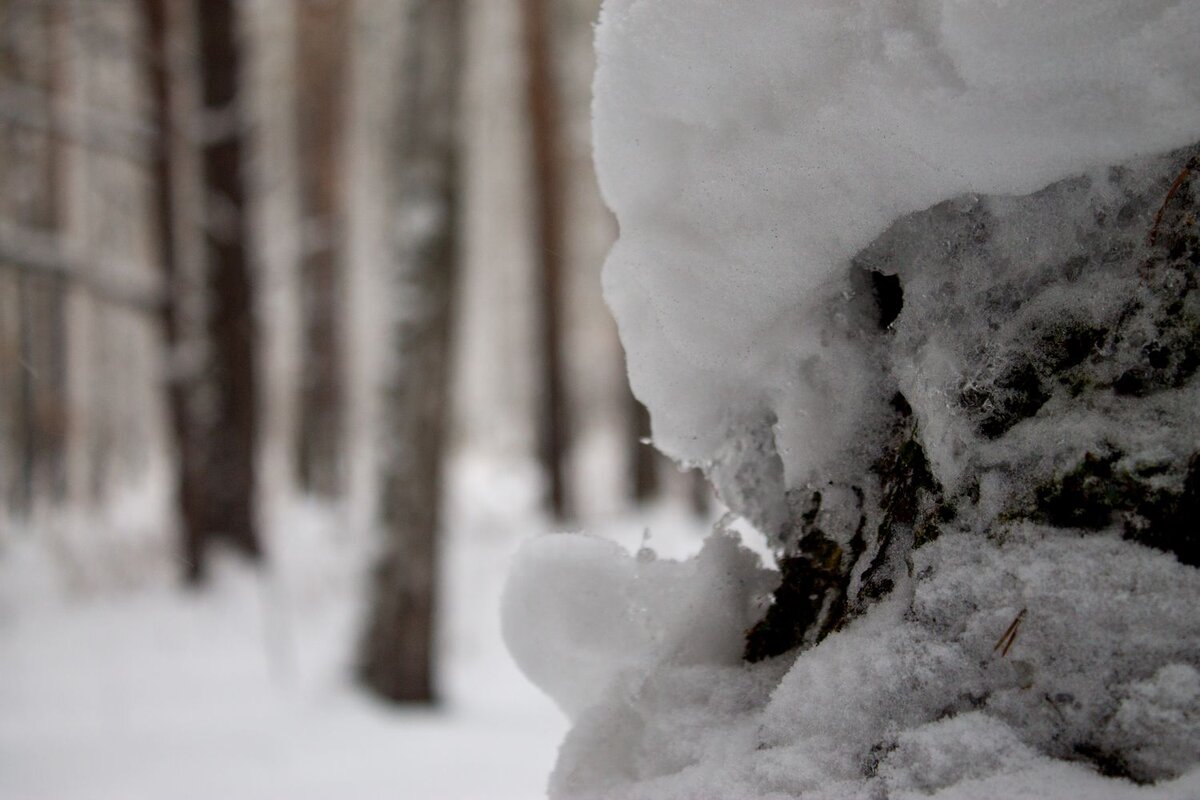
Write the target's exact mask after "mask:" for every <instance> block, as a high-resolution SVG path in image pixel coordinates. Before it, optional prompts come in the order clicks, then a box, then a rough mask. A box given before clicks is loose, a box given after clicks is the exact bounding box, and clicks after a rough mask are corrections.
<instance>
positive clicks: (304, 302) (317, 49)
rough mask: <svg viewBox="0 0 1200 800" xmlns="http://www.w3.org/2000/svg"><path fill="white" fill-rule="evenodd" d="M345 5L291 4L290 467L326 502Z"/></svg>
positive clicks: (333, 465) (336, 418) (336, 439)
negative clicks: (298, 353)
mask: <svg viewBox="0 0 1200 800" xmlns="http://www.w3.org/2000/svg"><path fill="white" fill-rule="evenodd" d="M351 8H352V4H351V3H350V2H348V0H297V3H296V19H297V42H296V68H297V73H296V85H297V91H296V134H297V137H298V151H299V163H300V167H299V172H300V176H299V177H300V198H299V199H300V213H301V220H302V225H303V231H304V235H303V237H302V247H303V250H302V255H301V269H300V292H301V320H302V322H301V324H302V326H303V345H304V355H303V358H304V363H303V366H302V367H301V373H300V379H301V383H300V398H299V420H298V427H297V437H296V468H297V473H298V475H297V477H298V479H299V483H300V485H301V486H302V487H303V488H304V489H306V490H308V491H311V492H313V493H315V494H318V495H322V496H326V497H331V496H334V495H336V494H337V492H338V490H339V489H340V484H341V468H342V439H343V436H342V433H343V431H342V427H343V420H342V406H343V402H342V398H343V394H344V392H343V388H342V372H341V369H340V365H341V362H342V359H341V351H342V344H341V340H342V332H341V330H340V328H339V325H338V320H339V317H340V313H339V312H340V309H341V298H342V284H343V269H342V256H343V249H342V240H343V238H342V230H343V218H342V208H343V199H342V198H343V183H342V170H341V168H340V165H341V163H342V160H341V144H342V135H343V130H342V129H343V125H342V121H343V119H344V117H345V110H346V109H345V105H344V103H343V101H344V99H345V96H346V95H345V89H346V85H345V80H344V76H345V71H346V61H347V54H348V52H349V47H348V45H349V41H348V32H349V30H348V23H349V20H350V12H351Z"/></svg>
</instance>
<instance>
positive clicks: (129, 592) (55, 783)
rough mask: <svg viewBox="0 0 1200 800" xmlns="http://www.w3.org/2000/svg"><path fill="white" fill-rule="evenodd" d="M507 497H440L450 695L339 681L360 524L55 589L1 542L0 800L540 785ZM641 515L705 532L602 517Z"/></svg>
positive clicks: (298, 519) (518, 514) (296, 523)
mask: <svg viewBox="0 0 1200 800" xmlns="http://www.w3.org/2000/svg"><path fill="white" fill-rule="evenodd" d="M470 477H471V478H472V479H478V478H481V477H485V476H483V475H481V474H480V473H479V471H478V470H476V471H475V472H474V473H471V476H470ZM492 487H493V488H492V492H493V495H495V494H497V493H500V494H503V492H501V491H500V490H503V489H504V488H505V487H504V486H503V485H502V484H500V485H498V484H496V483H495V482H493V483H492ZM513 493H515V494H517V495H519V494H520V493H521V490H520V488H519V487H515V488H514V492H513ZM522 506H523V504H522V503H521V502H517V501H505V500H503V499H502V498H501V499H497V497H496V496H492V497H482V498H481V497H479V496H478V493H476V495H475V496H470V497H464V496H462V495H461V494H460V495H459V499H458V500H457V501H456V502H455V504H454V505H453V507H452V508H451V509H450V510H449V511H450V513H449V518H450V523H451V528H452V532H451V534H450V536H449V541H448V546H447V549H446V553H445V570H444V575H445V591H444V593H443V596H444V598H445V603H446V605H445V609H446V612H447V618H446V620H445V626H444V630H443V651H444V654H445V657H444V661H443V667H444V670H443V675H444V680H443V695H444V698H445V702H444V704H443V706H442V707H441V708H439V709H437V710H433V711H397V710H394V709H391V708H387V707H385V706H382V705H380V704H378V703H376V702H374V701H372V700H371V699H370V698H369V697H367V696H366V695H365V694H363V693H361V692H359V691H358V690H357V689H356V688H355V687H354V686H353V685H352V684H351V682H350V680H349V679H348V677H347V676H348V664H349V656H350V654H351V653H352V647H353V640H354V635H355V633H356V627H355V626H356V624H357V623H358V621H359V619H360V616H359V614H358V605H359V591H360V587H361V577H360V576H361V569H362V564H363V563H364V561H365V559H364V557H363V554H364V552H365V550H366V548H365V547H364V546H363V544H364V542H365V539H364V538H363V537H359V536H356V535H354V534H353V533H352V532H349V531H347V529H346V528H345V526H343V525H339V524H338V522H337V520H335V519H332V518H330V516H329V514H327V513H323V512H321V511H320V510H318V509H314V508H305V507H297V508H292V509H290V510H289V511H288V512H287V513H286V514H283V515H282V516H281V518H280V521H279V522H277V523H276V524H275V525H274V526H273V531H272V533H273V543H274V550H275V558H274V561H273V567H272V569H271V571H270V573H269V574H267V575H265V576H264V575H261V574H258V573H255V572H254V571H252V570H250V569H248V568H247V567H245V566H243V565H241V564H240V563H236V562H233V561H229V562H226V563H222V564H221V565H220V568H219V569H218V571H217V575H216V576H215V581H214V585H213V586H212V587H211V589H210V590H209V591H206V592H204V593H200V594H188V593H185V592H182V591H180V590H179V589H178V588H177V587H176V586H175V585H174V583H173V581H172V580H171V579H170V576H169V570H167V569H165V568H164V569H163V570H162V574H161V577H160V578H158V579H156V580H153V581H151V582H150V584H149V585H146V584H145V582H144V581H142V582H141V584H142V585H140V586H138V587H136V588H125V589H121V590H113V589H112V588H111V587H110V588H96V587H91V588H88V589H86V590H81V589H79V588H78V587H76V588H75V589H74V590H70V587H68V590H67V591H64V590H63V586H62V581H61V579H60V578H59V577H58V576H59V575H60V574H61V572H60V571H59V570H57V569H56V568H54V567H53V566H52V564H51V559H50V557H49V556H48V554H47V549H46V548H45V547H43V546H42V545H41V544H40V543H37V542H34V541H27V542H24V543H21V542H13V541H12V540H11V539H10V541H9V545H10V546H8V547H6V548H5V551H4V553H3V557H2V558H0V798H4V799H5V800H9V799H10V798H11V800H140V799H142V798H146V799H147V800H149V799H151V798H153V799H154V800H157V799H158V798H167V797H169V798H183V799H190V798H196V799H197V800H210V799H212V798H221V799H222V800H249V799H251V798H263V800H266V799H267V798H271V799H274V798H289V799H291V800H296V799H297V798H329V797H344V798H353V799H355V800H359V799H369V798H392V799H397V798H400V799H403V800H426V799H428V800H455V799H456V798H462V799H463V800H468V799H476V798H484V799H486V800H506V799H507V798H513V799H514V800H516V799H518V798H520V799H521V800H525V799H528V798H538V797H542V796H544V787H545V783H546V778H547V776H548V774H549V772H550V769H551V767H552V765H553V762H554V759H555V754H556V751H557V748H558V743H559V741H560V740H561V738H562V736H563V733H564V731H565V729H566V722H565V720H564V719H563V717H562V715H561V714H560V712H559V711H558V710H557V709H556V708H555V707H554V706H553V704H552V703H551V701H550V700H549V699H547V698H546V697H545V696H544V695H542V694H541V693H540V692H538V691H537V690H536V689H534V688H533V687H532V686H531V685H530V684H529V683H528V682H527V681H526V680H525V679H524V677H522V676H521V675H520V673H519V672H518V671H517V669H516V667H515V666H514V665H513V664H512V662H511V660H510V658H509V657H508V655H507V654H506V653H505V652H504V650H503V646H502V644H501V643H500V637H499V631H498V610H497V598H498V596H499V591H500V587H501V584H502V582H503V580H504V576H505V573H506V571H507V566H508V561H509V557H510V555H511V552H512V551H513V550H514V549H515V548H516V546H517V544H518V542H519V540H521V539H523V538H525V537H527V536H529V535H531V534H534V533H536V532H537V531H538V530H539V529H544V528H545V523H542V522H539V521H537V519H536V517H533V516H531V515H530V514H529V513H528V512H527V511H524V510H522ZM646 526H649V527H651V528H653V529H654V530H656V531H658V530H663V531H664V532H665V533H664V536H665V537H666V538H667V539H670V538H671V536H674V537H675V539H676V541H681V542H687V541H692V542H698V540H699V536H700V533H702V527H701V526H700V525H699V523H698V522H696V521H695V520H693V519H691V518H690V517H689V516H688V515H687V514H686V512H683V511H672V510H671V509H659V510H657V511H654V512H650V513H648V514H643V515H640V516H638V517H637V518H636V519H632V520H631V519H626V520H615V521H614V522H613V524H612V525H611V528H612V530H613V531H615V532H621V535H623V536H624V538H625V539H626V540H629V541H630V542H631V543H633V544H636V542H637V540H638V539H640V537H641V535H642V532H643V529H644V528H645V527H646Z"/></svg>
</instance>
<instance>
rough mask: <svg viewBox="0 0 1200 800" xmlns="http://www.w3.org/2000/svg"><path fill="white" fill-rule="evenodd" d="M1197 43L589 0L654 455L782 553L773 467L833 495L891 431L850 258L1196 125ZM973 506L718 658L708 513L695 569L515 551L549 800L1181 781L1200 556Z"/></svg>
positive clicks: (517, 641)
mask: <svg viewBox="0 0 1200 800" xmlns="http://www.w3.org/2000/svg"><path fill="white" fill-rule="evenodd" d="M1196 41H1200V0H1145V2H1128V1H1127V0H1059V2H1053V3H1050V2H1044V0H898V2H887V3H881V2H869V0H745V1H744V2H738V3H731V2H728V0H606V2H605V3H604V6H603V10H602V13H601V19H600V24H599V27H598V30H597V52H598V65H599V66H598V71H597V75H596V80H595V104H594V110H595V122H594V124H595V143H596V163H597V168H598V171H599V175H600V181H601V186H602V190H603V192H604V195H605V199H606V200H607V202H608V203H609V205H610V206H611V208H612V209H613V210H614V212H615V213H616V216H617V219H618V222H619V225H620V237H619V240H618V242H617V243H616V245H615V247H614V249H613V250H612V252H611V254H610V256H609V259H608V262H607V264H606V267H605V277H604V279H605V293H606V297H607V299H608V301H609V303H610V305H611V306H612V308H613V311H614V313H615V315H616V317H617V321H618V325H619V327H620V332H621V336H622V341H623V342H624V344H625V347H626V352H627V356H628V364H629V374H630V380H631V383H632V386H633V389H634V392H635V393H636V394H637V396H638V397H639V398H640V399H641V400H642V401H643V402H645V403H646V405H647V406H648V407H649V409H650V411H651V414H652V420H653V429H654V441H655V444H656V445H657V446H658V447H660V448H661V449H662V450H663V451H664V452H666V453H667V454H668V455H671V456H673V457H675V458H676V459H679V460H681V461H684V462H693V463H701V464H703V465H704V466H705V467H706V468H707V469H708V471H709V473H710V475H712V476H714V478H715V480H716V483H717V486H718V489H719V490H721V491H722V493H723V498H722V499H723V500H724V501H725V502H726V503H727V504H728V505H729V506H730V507H731V508H734V509H735V510H736V511H738V512H739V513H742V514H744V515H746V516H747V517H749V518H750V519H752V520H754V521H755V522H756V523H757V524H759V525H760V526H762V527H763V528H764V533H766V534H767V535H768V536H769V537H772V540H773V541H779V539H778V537H777V536H776V534H777V533H778V530H777V529H776V528H775V524H776V523H780V522H785V521H786V520H783V519H782V518H781V517H780V516H779V515H780V514H781V513H783V514H786V513H788V511H787V506H786V502H785V498H784V497H783V492H784V491H785V490H786V489H789V488H795V487H804V486H805V485H806V484H808V483H809V482H810V481H812V482H813V483H814V484H816V485H819V486H822V487H825V486H837V485H838V484H842V485H850V484H854V483H855V481H856V480H857V479H859V478H861V476H862V475H863V474H864V473H865V472H866V471H867V468H868V465H869V463H870V462H869V459H871V458H875V457H877V456H878V447H879V442H880V441H881V439H884V438H885V435H884V431H883V430H882V429H881V426H882V425H884V424H885V415H884V410H883V409H884V404H885V403H886V401H887V399H888V398H889V397H890V396H891V393H892V391H894V388H895V387H894V386H893V385H889V384H886V383H885V382H884V380H885V379H884V376H883V372H882V371H881V370H880V369H879V368H878V365H877V363H876V362H875V361H873V359H875V358H876V354H874V353H873V352H872V349H871V348H872V344H871V342H870V341H869V339H868V337H866V336H864V335H863V334H862V332H861V330H860V329H859V328H860V327H861V325H862V321H861V320H856V319H850V318H849V317H848V313H847V309H848V308H849V303H848V302H847V301H848V299H849V298H851V296H852V295H853V293H854V292H855V284H854V283H853V282H852V280H851V275H850V273H851V259H852V258H853V257H854V256H855V255H856V254H858V253H860V251H862V250H863V248H865V247H866V246H867V245H869V244H870V243H872V242H873V241H876V240H877V238H878V237H879V236H880V234H882V233H883V232H884V231H885V230H886V229H887V228H888V227H889V226H890V225H891V224H892V223H893V222H895V221H896V220H898V219H900V218H903V217H904V216H905V215H908V214H910V213H912V212H917V211H921V210H923V209H926V208H929V207H930V206H933V205H935V204H937V203H939V202H940V201H943V200H947V199H950V198H952V197H957V196H960V195H964V194H966V195H971V194H987V195H993V196H996V195H1004V194H1013V195H1021V194H1027V193H1030V192H1033V191H1035V190H1039V189H1041V188H1043V187H1045V186H1047V185H1049V184H1051V183H1053V182H1055V181H1057V180H1060V179H1063V178H1066V177H1069V176H1073V175H1077V174H1080V173H1083V172H1087V171H1091V170H1097V169H1099V168H1101V167H1104V166H1107V165H1112V164H1118V163H1123V162H1126V161H1129V160H1131V159H1136V158H1140V157H1149V156H1153V155H1156V154H1161V153H1164V152H1166V151H1168V150H1172V149H1175V148H1180V147H1183V146H1185V145H1188V144H1191V143H1193V142H1195V141H1196V139H1197V138H1200V82H1198V81H1197V80H1196V76H1197V75H1200V47H1196V45H1195V43H1196ZM1079 213H1085V211H1083V210H1081V211H1080V212H1079ZM1038 224H1039V225H1042V226H1050V227H1053V226H1055V225H1059V226H1062V227H1063V228H1064V230H1066V229H1068V228H1069V226H1070V225H1072V224H1073V222H1072V221H1071V220H1069V219H1066V218H1063V219H1050V218H1048V219H1045V220H1039V222H1038ZM1051 238H1052V237H1051ZM976 266H979V265H976ZM980 268H981V269H986V265H983V266H982V267H980ZM1114 269H1115V267H1114ZM1015 271H1016V272H1019V267H1018V268H1016V269H1015ZM1000 277H1002V276H996V278H997V280H999V278H1000ZM1008 277H1012V276H1008ZM1018 277H1019V276H1018ZM985 278H986V276H985ZM963 280H972V277H971V276H969V275H966V276H963ZM984 282H985V283H986V280H985V281H984ZM913 287H914V289H915V290H919V289H920V283H919V282H915V283H914V284H913ZM1111 288H1112V287H1111V286H1110V287H1109V289H1110V290H1111ZM906 290H907V287H906ZM1059 299H1062V298H1061V297H1060V298H1059ZM921 302H925V303H927V304H928V306H922V305H921ZM921 302H913V303H907V301H906V307H912V308H922V307H935V306H936V305H937V299H936V298H935V297H933V296H928V297H926V296H922V298H921ZM939 319H940V318H939ZM919 322H920V321H919V320H917V321H916V322H914V323H913V324H917V323H919ZM930 324H931V325H935V326H936V325H937V324H940V322H939V320H937V319H935V320H933V321H932V322H931V323H930ZM939 330H942V329H939ZM946 330H949V329H946ZM920 332H925V333H927V332H926V331H920ZM942 332H945V331H944V330H943V331H942ZM952 332H953V331H951V333H952ZM934 333H937V331H934ZM920 368H921V364H919V363H914V365H913V369H920ZM899 372H901V373H903V370H899ZM904 374H906V375H907V373H904ZM908 377H913V376H911V375H908ZM918 377H919V376H918ZM927 394H928V396H921V397H919V398H918V399H919V400H921V401H922V403H923V404H922V403H918V406H917V414H918V416H919V417H920V424H921V426H923V430H934V431H936V430H938V429H939V428H938V427H937V426H936V425H935V424H933V423H934V421H936V420H934V421H931V420H930V419H928V417H929V416H930V415H933V416H934V417H939V415H940V417H946V418H948V417H949V415H950V414H951V413H952V410H951V409H950V407H949V405H948V404H947V403H945V402H943V403H942V404H941V406H942V407H939V406H938V403H937V401H938V397H937V396H936V394H935V393H927ZM924 401H928V402H924ZM1181 402H1182V401H1181ZM940 417H939V418H940ZM1169 419H1171V420H1177V419H1178V415H1177V416H1175V417H1169ZM943 421H944V420H943ZM1147 424H1148V425H1149V423H1147ZM945 427H946V426H945V425H943V426H942V428H945ZM1177 427H1178V426H1177ZM1166 430H1167V429H1165V428H1164V429H1163V431H1160V433H1162V435H1164V436H1165V435H1167V434H1166ZM1171 430H1175V429H1174V428H1173V429H1171ZM1055 433H1056V435H1058V433H1059V432H1055ZM1023 441H1024V440H1023ZM1185 444H1186V443H1185ZM1185 444H1180V445H1179V446H1180V447H1184V446H1185ZM942 451H948V448H945V447H943V448H941V450H939V451H935V452H934V453H933V459H932V460H933V467H934V469H935V471H936V472H937V477H938V478H939V479H941V480H943V481H945V480H946V479H947V476H950V477H953V476H954V474H956V473H954V472H953V470H952V469H950V467H953V466H955V465H956V464H957V461H956V459H958V456H955V455H953V454H952V457H951V456H946V457H939V453H941V452H942ZM776 453H778V458H776ZM947 461H951V462H954V463H953V464H950V467H948V466H947V464H946V463H943V462H947ZM1006 463H1008V462H1006ZM722 473H724V475H725V477H728V478H730V479H729V480H725V479H724V478H723V477H722ZM985 488H986V487H985ZM984 494H986V492H985V493H984ZM981 519H982V518H981ZM993 521H995V520H993ZM971 524H973V523H972V522H971V521H970V520H967V521H962V522H961V527H960V528H958V529H947V530H943V531H942V533H941V535H940V536H939V537H938V538H937V539H936V540H935V541H933V542H931V543H929V544H925V545H924V546H923V547H920V548H919V549H916V550H914V551H912V553H911V573H905V572H904V571H903V570H901V573H903V574H900V575H898V576H897V581H898V582H897V585H896V586H895V588H894V590H893V591H892V592H891V594H890V595H888V597H887V599H885V600H884V601H882V602H880V603H879V604H878V605H875V606H874V607H871V608H870V610H869V611H867V612H866V613H865V614H864V615H863V616H861V617H859V618H857V619H855V620H854V621H853V622H851V623H850V624H848V625H847V626H846V627H844V628H843V629H841V630H838V631H836V632H835V633H833V634H831V635H830V636H828V637H827V638H826V639H824V640H823V641H822V642H821V643H820V644H818V645H817V646H815V647H813V648H811V649H809V650H806V651H803V652H800V653H799V654H796V653H795V652H793V653H791V654H786V655H783V656H779V657H777V658H774V659H770V660H767V661H764V662H760V663H757V664H745V663H742V661H741V660H740V659H739V658H738V657H737V656H738V651H739V650H740V648H741V646H742V643H743V642H744V637H745V632H746V628H747V627H748V626H749V624H750V623H751V622H752V621H753V620H754V619H755V618H756V617H757V616H758V614H757V613H756V611H757V612H761V609H762V607H763V605H764V604H765V602H766V600H767V597H766V595H767V592H769V590H770V581H769V580H768V577H767V576H768V575H769V571H767V570H765V569H764V567H763V565H761V564H760V563H759V562H758V560H757V559H755V558H754V557H753V556H752V555H751V554H750V553H749V552H747V551H744V550H741V549H739V547H738V546H737V544H736V542H735V540H734V539H733V538H731V536H730V535H729V533H728V532H727V531H726V532H720V531H719V535H717V536H715V537H713V538H712V539H710V541H709V542H708V543H707V544H706V546H705V548H704V549H703V550H702V551H701V553H700V554H699V555H698V556H697V557H696V558H694V559H692V560H690V561H682V562H673V561H668V560H664V559H661V558H659V557H657V556H655V555H654V554H653V553H652V552H650V549H649V548H643V549H642V550H641V551H639V552H637V553H631V552H625V551H623V550H621V549H620V548H616V547H613V546H611V545H609V544H607V543H602V542H597V541H593V540H590V539H587V538H586V537H578V536H567V537H563V536H557V537H547V538H541V539H536V540H534V541H532V542H530V543H528V544H527V545H526V546H525V547H524V548H522V550H521V551H520V553H519V555H518V558H517V562H516V566H515V568H514V570H513V573H512V576H511V578H510V581H509V585H508V587H507V588H506V590H505V594H504V601H503V604H502V605H503V607H504V612H505V614H504V616H505V619H504V624H503V628H504V633H505V638H506V641H507V642H508V644H509V647H510V649H511V650H512V651H513V654H514V656H515V658H516V660H517V662H518V663H519V664H520V665H521V667H522V668H523V670H524V671H525V672H526V673H527V674H528V675H529V676H530V677H531V678H532V679H533V680H534V681H535V682H536V683H538V684H539V685H540V686H541V687H542V688H543V689H544V690H545V691H546V692H547V693H548V694H550V695H551V696H552V697H553V698H554V699H555V700H556V701H557V702H558V703H559V705H560V706H561V707H563V708H564V709H565V710H566V711H567V712H568V713H569V714H570V716H571V718H572V721H573V727H572V729H571V731H570V733H569V734H568V736H567V739H566V741H565V742H564V744H563V746H562V748H561V750H560V753H559V759H558V763H557V766H556V768H555V771H554V774H553V776H552V778H551V784H550V794H551V797H553V798H559V799H563V800H565V799H567V798H569V799H570V800H581V799H582V798H597V800H598V799H599V798H603V799H604V800H617V799H620V800H631V799H632V798H646V799H647V800H650V799H651V798H652V799H653V800H673V799H674V798H678V799H679V800H706V799H707V798H713V800H717V798H720V799H721V800H767V799H768V798H769V799H770V800H783V799H784V798H804V799H805V800H812V799H814V798H826V799H827V800H855V799H856V798H861V800H881V799H882V798H918V797H935V798H940V800H995V798H1001V797H1003V798H1006V800H1035V798H1036V799H1039V800H1044V799H1045V798H1062V799H1063V800H1067V798H1082V797H1086V798H1096V800H1117V799H1118V798H1119V799H1120V800H1150V799H1151V798H1153V799H1154V800H1195V798H1196V797H1200V621H1197V619H1196V616H1195V613H1194V609H1195V608H1197V607H1200V570H1196V569H1194V568H1192V567H1189V566H1186V565H1184V564H1181V563H1180V562H1179V561H1177V560H1176V559H1175V558H1174V557H1172V556H1171V555H1170V554H1164V553H1161V552H1156V551H1153V550H1150V549H1148V548H1146V547H1143V546H1141V545H1138V544H1135V543H1132V542H1129V541H1125V540H1123V539H1121V538H1120V535H1119V531H1118V530H1117V529H1116V528H1115V527H1114V528H1113V529H1111V530H1108V531H1105V532H1093V533H1091V534H1089V535H1087V536H1080V535H1078V534H1077V532H1074V531H1065V530H1061V529H1057V530H1056V529H1051V528H1049V527H1048V526H1046V525H1041V524H1034V523H1029V522H1019V521H1012V520H1009V521H1003V520H1000V521H997V522H996V525H995V526H992V525H991V524H990V522H989V524H988V525H987V526H986V528H985V529H980V530H972V529H971ZM719 527H721V526H719ZM1010 628H1012V629H1013V630H1015V636H1014V638H1013V639H1012V641H1011V642H1009V644H1008V646H1002V647H998V646H997V645H998V644H1000V643H1002V642H1003V641H1004V634H1005V632H1006V631H1007V630H1009V629H1010ZM1106 757H1112V758H1113V759H1115V760H1117V761H1119V762H1120V763H1119V766H1120V767H1121V768H1123V769H1126V770H1127V774H1134V775H1140V776H1142V778H1143V779H1144V780H1145V781H1146V782H1145V783H1143V784H1140V785H1139V784H1135V783H1133V782H1131V781H1129V780H1125V779H1119V778H1112V777H1106V776H1105V775H1104V774H1102V773H1103V772H1104V771H1105V769H1106V767H1105V758H1106ZM1110 771H1120V770H1110Z"/></svg>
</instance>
